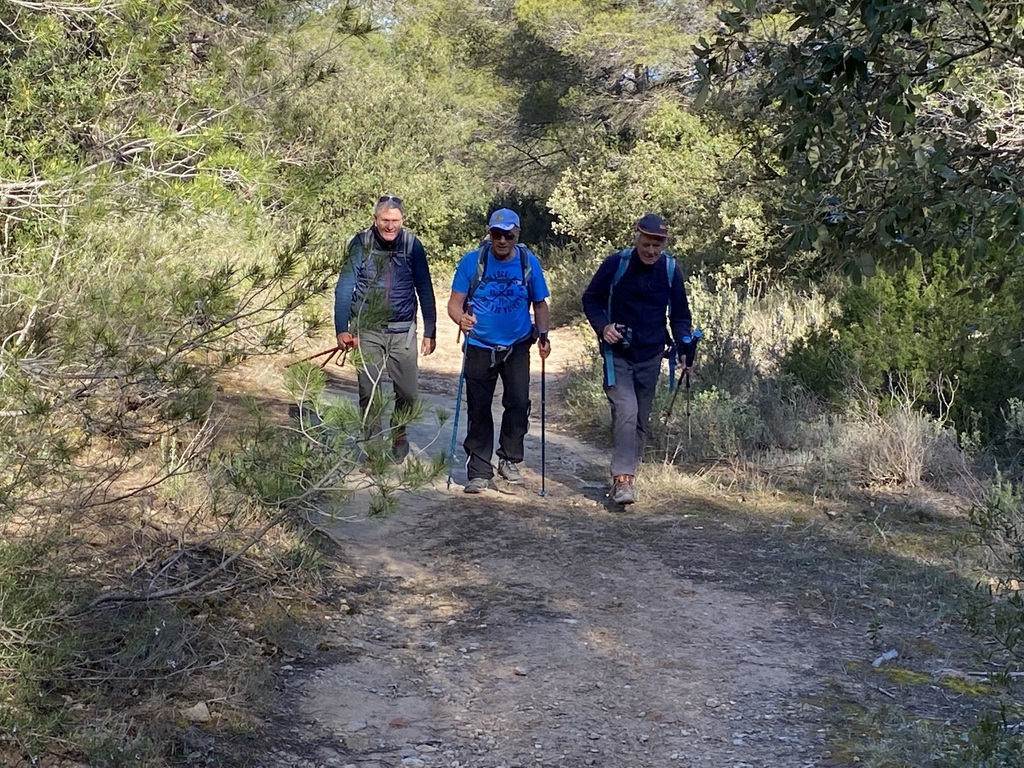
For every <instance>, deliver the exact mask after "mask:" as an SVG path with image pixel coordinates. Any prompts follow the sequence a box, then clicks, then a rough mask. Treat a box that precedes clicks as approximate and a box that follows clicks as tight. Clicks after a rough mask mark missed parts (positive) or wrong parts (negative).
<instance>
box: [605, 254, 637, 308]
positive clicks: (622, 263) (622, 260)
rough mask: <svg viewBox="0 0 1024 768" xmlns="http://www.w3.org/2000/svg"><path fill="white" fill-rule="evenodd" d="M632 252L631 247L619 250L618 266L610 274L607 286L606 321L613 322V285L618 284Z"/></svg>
mask: <svg viewBox="0 0 1024 768" xmlns="http://www.w3.org/2000/svg"><path fill="white" fill-rule="evenodd" d="M632 253H633V249H632V248H623V249H622V250H621V251H619V266H618V267H616V269H615V274H614V275H613V276H612V284H611V286H609V288H608V322H614V320H612V295H613V294H614V293H615V286H616V285H618V283H619V280H621V279H622V276H623V275H624V274H626V268H627V267H628V266H629V257H630V256H631V255H632Z"/></svg>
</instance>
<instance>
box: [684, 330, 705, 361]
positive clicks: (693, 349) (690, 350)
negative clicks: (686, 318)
mask: <svg viewBox="0 0 1024 768" xmlns="http://www.w3.org/2000/svg"><path fill="white" fill-rule="evenodd" d="M703 335H704V334H702V333H701V332H700V331H699V330H695V331H694V332H693V333H691V334H689V335H688V336H683V338H682V339H681V340H680V342H679V362H680V363H681V364H682V365H683V366H684V367H686V368H693V361H694V360H696V358H697V342H698V341H700V340H701V337H703Z"/></svg>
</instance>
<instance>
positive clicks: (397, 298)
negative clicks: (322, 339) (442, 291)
mask: <svg viewBox="0 0 1024 768" xmlns="http://www.w3.org/2000/svg"><path fill="white" fill-rule="evenodd" d="M366 232H369V234H370V236H371V237H372V238H373V242H372V248H373V250H375V251H384V252H386V253H387V255H388V259H387V264H386V266H385V267H384V269H383V270H381V271H380V272H378V271H377V268H376V265H375V264H374V260H373V259H371V258H367V254H364V253H363V240H364V236H365V234H366ZM407 238H408V239H407ZM347 252H348V258H347V260H346V264H345V266H344V268H343V269H342V271H341V275H340V276H339V277H338V284H337V285H336V286H335V288H334V332H335V334H338V333H343V332H345V331H347V330H348V329H349V322H350V319H351V315H352V305H353V303H355V305H356V307H357V311H358V308H359V307H360V306H361V304H362V301H363V299H365V298H366V296H367V294H368V292H369V291H370V290H372V289H378V290H381V291H383V292H384V296H385V298H386V299H387V302H388V304H389V305H390V306H391V316H390V318H388V322H392V323H408V322H415V321H416V310H417V306H418V307H421V308H422V310H423V336H424V338H427V339H434V338H437V306H436V303H435V301H434V285H433V283H431V281H430V268H429V267H428V266H427V253H426V251H425V250H424V249H423V244H422V243H421V242H420V239H419V238H418V237H416V235H414V234H413V233H412V232H410V231H409V230H407V229H403V230H402V231H401V232H400V233H399V235H398V237H396V238H395V239H394V240H393V241H392V242H390V243H389V242H387V241H385V240H382V239H381V238H380V237H379V236H378V234H377V228H376V227H370V229H369V230H366V231H364V232H360V233H358V234H357V235H356V236H355V237H353V238H352V239H351V240H350V241H349V243H348V248H347ZM406 253H408V258H404V254H406ZM417 297H419V302H418V303H417Z"/></svg>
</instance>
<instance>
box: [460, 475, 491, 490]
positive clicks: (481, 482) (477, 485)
mask: <svg viewBox="0 0 1024 768" xmlns="http://www.w3.org/2000/svg"><path fill="white" fill-rule="evenodd" d="M488 485H489V483H488V481H487V478H486V477H474V478H473V479H472V480H470V481H469V482H468V483H466V487H465V488H463V489H462V492H463V493H483V492H484V491H486V490H487V486H488Z"/></svg>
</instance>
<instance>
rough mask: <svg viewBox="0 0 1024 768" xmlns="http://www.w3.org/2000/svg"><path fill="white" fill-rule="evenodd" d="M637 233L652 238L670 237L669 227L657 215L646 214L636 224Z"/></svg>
mask: <svg viewBox="0 0 1024 768" xmlns="http://www.w3.org/2000/svg"><path fill="white" fill-rule="evenodd" d="M636 231H637V232H643V233H644V234H645V235H650V236H651V237H668V226H666V224H665V220H664V219H662V218H661V216H658V215H657V214H656V213H645V214H644V215H643V216H642V217H641V218H640V220H639V221H638V222H637V223H636Z"/></svg>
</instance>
